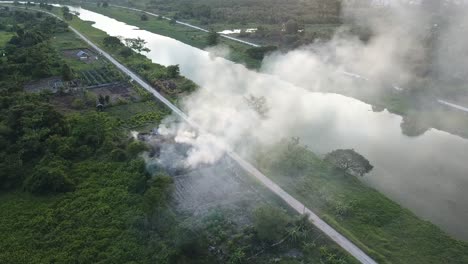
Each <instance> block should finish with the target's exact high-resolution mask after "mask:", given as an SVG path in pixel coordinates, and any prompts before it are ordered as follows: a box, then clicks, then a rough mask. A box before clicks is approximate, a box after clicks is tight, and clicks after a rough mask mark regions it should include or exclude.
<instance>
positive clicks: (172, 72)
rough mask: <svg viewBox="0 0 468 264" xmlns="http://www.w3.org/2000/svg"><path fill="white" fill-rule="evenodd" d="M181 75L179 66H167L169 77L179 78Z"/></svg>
mask: <svg viewBox="0 0 468 264" xmlns="http://www.w3.org/2000/svg"><path fill="white" fill-rule="evenodd" d="M179 75H180V68H179V65H169V66H167V77H169V78H177V77H179Z"/></svg>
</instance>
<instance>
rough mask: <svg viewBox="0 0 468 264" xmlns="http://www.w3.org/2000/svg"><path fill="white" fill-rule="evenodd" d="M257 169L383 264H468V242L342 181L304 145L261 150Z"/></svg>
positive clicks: (288, 142)
mask: <svg viewBox="0 0 468 264" xmlns="http://www.w3.org/2000/svg"><path fill="white" fill-rule="evenodd" d="M298 159H300V162H298ZM257 165H258V166H259V167H260V169H261V170H262V171H263V172H264V173H265V174H266V175H268V176H269V177H271V178H272V180H273V181H275V182H276V183H277V184H278V185H279V186H281V187H282V188H283V189H284V190H285V191H287V192H288V193H289V194H291V195H292V196H294V197H295V198H296V199H298V200H300V201H301V202H303V203H304V204H305V205H306V206H307V207H308V208H310V209H312V210H313V211H315V212H318V214H319V216H321V217H322V218H323V219H324V220H325V221H326V222H327V223H328V224H330V225H332V226H333V227H334V228H335V229H337V230H338V231H339V232H340V233H342V234H345V235H346V237H347V238H348V239H350V240H352V241H353V242H354V243H355V244H357V245H358V246H359V247H360V248H362V249H363V250H365V251H366V252H368V253H369V254H370V255H371V256H372V257H373V258H374V259H375V260H377V261H378V262H379V263H445V262H447V260H450V261H449V262H453V263H464V262H466V261H467V260H468V254H466V252H468V251H467V250H468V245H467V243H464V242H460V241H456V240H454V239H453V238H451V237H449V236H448V235H446V234H445V233H444V232H443V231H441V230H440V229H439V228H437V227H436V226H434V225H433V224H431V223H429V222H427V221H423V220H421V219H419V218H417V217H416V216H415V215H414V214H412V213H411V212H410V211H408V210H406V209H404V208H401V207H400V206H399V205H398V204H396V203H395V202H393V201H391V200H390V199H388V198H386V197H385V196H384V195H382V194H381V193H379V192H377V191H376V190H374V189H372V188H370V187H367V186H366V185H365V184H364V183H362V182H361V181H359V180H357V179H356V178H355V177H343V172H342V171H341V170H336V168H335V167H334V166H333V165H332V164H330V163H328V162H326V161H324V160H322V159H320V158H319V157H317V156H316V155H315V154H314V153H312V152H311V151H310V150H308V149H307V148H305V147H304V146H301V145H300V144H299V140H298V139H293V140H284V141H281V142H280V143H279V144H277V145H275V146H274V147H271V148H267V149H265V150H263V151H262V152H261V153H259V155H258V159H257ZM283 168H288V169H283ZM291 176H294V177H291ZM377 176H378V175H377ZM314 248H315V247H314ZM321 251H322V253H323V254H321V255H322V256H321V258H322V259H329V261H332V262H330V263H335V262H334V261H340V257H338V256H337V255H336V253H335V252H333V251H332V252H331V251H330V248H329V247H328V246H327V247H326V250H321ZM330 252H331V254H330ZM441 252H444V253H443V254H441ZM327 256H329V257H327ZM322 261H323V260H322ZM338 263H340V262H338Z"/></svg>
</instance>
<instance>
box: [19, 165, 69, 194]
mask: <svg viewBox="0 0 468 264" xmlns="http://www.w3.org/2000/svg"><path fill="white" fill-rule="evenodd" d="M67 170H68V166H67V164H66V162H65V161H63V160H61V159H60V157H54V156H52V157H45V158H44V159H43V160H41V162H39V164H37V165H36V166H35V167H34V170H33V173H32V175H31V176H30V177H28V178H26V181H25V183H24V187H25V189H26V190H28V191H29V192H31V193H34V194H49V193H61V192H69V191H73V189H74V184H73V182H72V181H71V179H70V177H69V176H68V175H67V173H66V172H67Z"/></svg>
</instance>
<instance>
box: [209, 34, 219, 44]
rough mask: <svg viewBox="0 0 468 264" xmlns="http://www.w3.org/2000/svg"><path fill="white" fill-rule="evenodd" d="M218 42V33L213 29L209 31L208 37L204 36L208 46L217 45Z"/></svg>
mask: <svg viewBox="0 0 468 264" xmlns="http://www.w3.org/2000/svg"><path fill="white" fill-rule="evenodd" d="M218 42H219V34H218V33H216V32H215V31H210V33H209V34H208V37H207V38H206V44H207V45H208V46H215V45H218Z"/></svg>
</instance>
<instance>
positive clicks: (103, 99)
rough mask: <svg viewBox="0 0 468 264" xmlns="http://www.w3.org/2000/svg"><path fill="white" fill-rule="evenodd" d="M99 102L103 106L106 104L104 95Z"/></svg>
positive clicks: (99, 98) (100, 96)
mask: <svg viewBox="0 0 468 264" xmlns="http://www.w3.org/2000/svg"><path fill="white" fill-rule="evenodd" d="M98 102H99V103H100V104H102V105H104V104H105V103H106V99H105V98H104V96H102V94H100V95H99V97H98Z"/></svg>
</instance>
